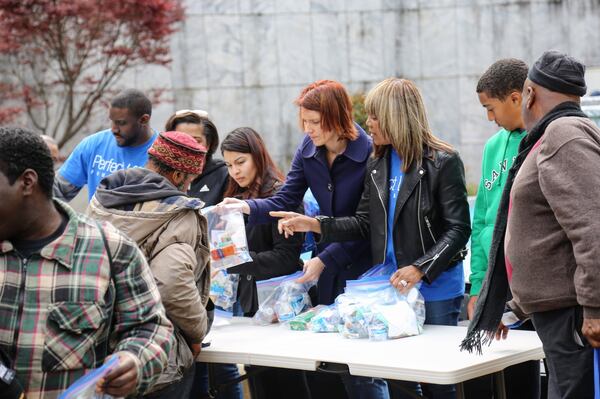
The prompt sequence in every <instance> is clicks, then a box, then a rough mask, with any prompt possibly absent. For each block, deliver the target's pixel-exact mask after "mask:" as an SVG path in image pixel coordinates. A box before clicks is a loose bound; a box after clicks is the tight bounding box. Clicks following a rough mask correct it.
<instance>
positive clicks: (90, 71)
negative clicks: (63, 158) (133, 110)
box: [0, 0, 184, 146]
mask: <svg viewBox="0 0 600 399" xmlns="http://www.w3.org/2000/svg"><path fill="white" fill-rule="evenodd" d="M183 16H184V12H183V6H182V4H181V0H0V37H2V41H0V68H2V69H3V71H2V72H3V80H4V82H2V84H3V85H4V97H5V98H8V99H10V101H9V102H8V104H10V108H9V109H8V111H7V110H6V109H4V110H3V109H1V108H0V117H2V116H3V115H4V116H6V115H7V114H13V113H14V112H16V111H18V110H17V109H16V108H15V107H16V106H20V107H22V110H23V111H24V112H25V113H26V114H27V116H28V118H29V120H30V121H31V123H32V125H33V126H35V128H36V129H38V130H39V131H40V132H41V133H43V134H47V135H49V136H52V137H54V138H55V139H56V140H57V141H58V142H59V144H60V146H62V145H63V144H65V143H66V142H67V141H68V140H69V139H70V138H72V137H73V136H74V135H75V134H76V133H77V132H78V131H79V130H81V129H82V128H83V127H84V126H85V125H86V123H87V122H88V121H89V120H90V117H91V116H92V114H93V112H94V110H95V108H96V106H97V105H99V102H100V100H101V99H102V98H103V95H105V94H106V93H107V92H108V91H109V90H110V89H111V86H112V85H114V83H115V82H116V81H118V79H119V78H120V77H121V76H122V75H123V73H124V72H125V71H126V70H127V69H129V68H132V67H135V66H139V65H145V64H155V65H166V64H168V63H169V62H170V58H169V53H170V47H169V42H170V37H171V35H172V34H173V33H174V32H175V31H176V29H177V27H178V26H179V22H180V21H182V20H183ZM15 100H19V101H18V102H15ZM19 103H20V104H19ZM5 104H6V102H5Z"/></svg>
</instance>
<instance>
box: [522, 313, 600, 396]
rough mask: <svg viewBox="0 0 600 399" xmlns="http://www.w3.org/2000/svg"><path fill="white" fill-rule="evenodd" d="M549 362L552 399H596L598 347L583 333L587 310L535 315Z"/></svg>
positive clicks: (549, 390) (538, 331) (547, 361)
mask: <svg viewBox="0 0 600 399" xmlns="http://www.w3.org/2000/svg"><path fill="white" fill-rule="evenodd" d="M532 320H533V325H534V326H535V329H536V331H537V333H538V335H539V337H540V340H541V341H542V344H543V346H544V353H545V354H546V363H547V364H548V370H547V372H548V399H588V398H589V399H594V350H593V348H592V347H591V346H590V345H589V344H588V342H587V340H586V339H585V337H584V336H583V335H582V334H581V326H582V324H583V309H582V308H581V306H575V307H570V308H565V309H559V310H552V311H548V312H539V313H534V314H533V315H532Z"/></svg>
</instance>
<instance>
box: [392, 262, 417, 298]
mask: <svg viewBox="0 0 600 399" xmlns="http://www.w3.org/2000/svg"><path fill="white" fill-rule="evenodd" d="M423 275H424V273H423V272H422V271H420V270H419V269H417V268H416V267H415V266H405V267H403V268H401V269H398V270H396V271H395V272H394V274H392V277H390V283H392V285H393V286H394V287H396V288H397V289H398V291H400V292H401V293H402V294H407V293H408V291H410V289H411V288H412V287H414V286H415V284H417V283H418V282H419V281H421V279H422V278H423Z"/></svg>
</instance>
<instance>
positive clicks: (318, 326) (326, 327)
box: [310, 304, 342, 333]
mask: <svg viewBox="0 0 600 399" xmlns="http://www.w3.org/2000/svg"><path fill="white" fill-rule="evenodd" d="M341 322H342V320H341V317H340V312H338V308H337V306H336V305H335V304H332V305H329V306H326V307H324V308H323V309H321V310H320V311H319V312H318V313H317V314H316V315H315V317H313V318H312V320H311V321H310V330H311V331H313V332H318V333H330V332H338V331H340V328H341Z"/></svg>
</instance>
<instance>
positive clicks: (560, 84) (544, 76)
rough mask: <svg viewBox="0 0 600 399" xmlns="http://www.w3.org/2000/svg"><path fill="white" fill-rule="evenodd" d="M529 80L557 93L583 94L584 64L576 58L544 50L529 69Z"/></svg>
mask: <svg viewBox="0 0 600 399" xmlns="http://www.w3.org/2000/svg"><path fill="white" fill-rule="evenodd" d="M528 77H529V80H531V81H532V82H535V83H537V84H539V85H540V86H543V87H545V88H546V89H548V90H551V91H556V92H558V93H564V94H573V95H576V96H580V97H581V96H583V95H585V92H586V91H587V87H586V86H585V65H583V63H581V62H580V61H578V60H577V59H575V58H573V57H571V56H569V55H566V54H564V53H561V52H560V51H556V50H550V51H546V52H544V54H542V56H541V57H540V58H538V60H537V61H536V62H535V64H533V66H532V67H531V69H530V70H529V75H528Z"/></svg>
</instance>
